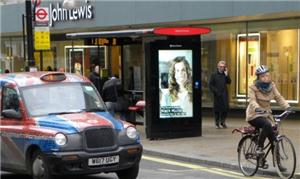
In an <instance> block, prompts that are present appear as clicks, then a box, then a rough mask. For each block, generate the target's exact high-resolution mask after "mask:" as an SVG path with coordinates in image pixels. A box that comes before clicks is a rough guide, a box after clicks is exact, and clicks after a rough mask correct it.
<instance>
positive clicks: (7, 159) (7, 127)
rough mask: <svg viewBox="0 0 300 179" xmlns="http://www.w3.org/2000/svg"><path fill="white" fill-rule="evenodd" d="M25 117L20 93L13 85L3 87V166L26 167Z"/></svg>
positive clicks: (1, 122)
mask: <svg viewBox="0 0 300 179" xmlns="http://www.w3.org/2000/svg"><path fill="white" fill-rule="evenodd" d="M23 129H24V126H23V119H22V114H21V109H20V102H19V95H18V93H17V90H16V89H14V88H12V87H6V86H4V87H2V89H1V120H0V134H1V138H0V140H1V141H0V142H1V166H2V167H4V168H11V169H18V170H19V169H20V170H22V169H25V155H24V150H23V148H24V141H25V140H24V135H23V134H24V132H23Z"/></svg>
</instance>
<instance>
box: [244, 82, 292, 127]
mask: <svg viewBox="0 0 300 179" xmlns="http://www.w3.org/2000/svg"><path fill="white" fill-rule="evenodd" d="M271 85H272V89H271V90H270V91H269V92H262V91H261V90H259V89H258V88H257V87H256V86H255V84H252V85H251V86H250V87H249V90H248V91H249V92H248V98H249V105H248V107H247V110H246V121H251V120H252V119H255V118H257V117H261V116H264V117H270V116H271V114H270V113H268V114H257V113H256V112H255V109H256V108H260V109H263V110H266V111H268V112H272V110H271V105H270V103H271V100H273V99H275V100H276V102H277V103H278V104H279V105H280V106H282V107H283V108H284V109H286V108H288V107H290V105H289V104H288V103H287V102H286V100H285V99H284V97H283V96H281V94H280V93H279V91H278V90H277V88H276V85H275V83H273V82H272V84H271Z"/></svg>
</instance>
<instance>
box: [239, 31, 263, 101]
mask: <svg viewBox="0 0 300 179" xmlns="http://www.w3.org/2000/svg"><path fill="white" fill-rule="evenodd" d="M247 39H248V59H247V56H246V53H247V50H246V48H247ZM247 60H248V61H247ZM259 64H260V34H259V33H251V34H248V37H247V35H246V34H238V37H237V75H236V76H237V90H236V91H237V97H245V96H246V89H247V88H248V87H249V86H250V85H251V84H252V83H253V81H255V80H256V75H255V69H256V68H257V67H258V66H259ZM247 67H248V72H247V71H246V70H247ZM247 74H248V76H247ZM247 83H248V84H247Z"/></svg>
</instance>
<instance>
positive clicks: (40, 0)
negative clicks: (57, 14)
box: [31, 0, 42, 7]
mask: <svg viewBox="0 0 300 179" xmlns="http://www.w3.org/2000/svg"><path fill="white" fill-rule="evenodd" d="M31 3H32V4H33V5H34V4H35V3H36V7H39V6H40V5H41V3H42V0H31Z"/></svg>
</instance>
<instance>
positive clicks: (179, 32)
mask: <svg viewBox="0 0 300 179" xmlns="http://www.w3.org/2000/svg"><path fill="white" fill-rule="evenodd" d="M210 32H211V29H210V28H207V27H167V28H164V27H160V28H155V29H154V34H158V35H174V36H189V35H201V34H208V33H210Z"/></svg>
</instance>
